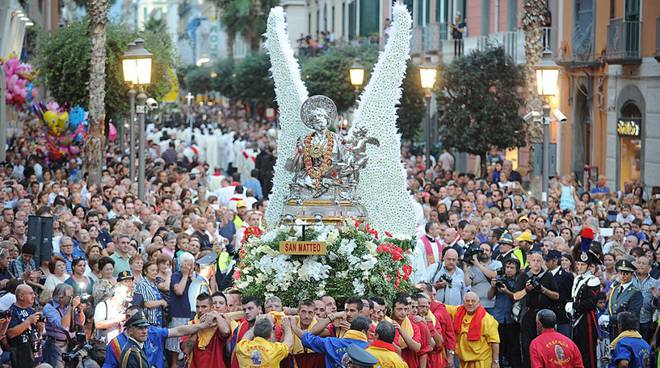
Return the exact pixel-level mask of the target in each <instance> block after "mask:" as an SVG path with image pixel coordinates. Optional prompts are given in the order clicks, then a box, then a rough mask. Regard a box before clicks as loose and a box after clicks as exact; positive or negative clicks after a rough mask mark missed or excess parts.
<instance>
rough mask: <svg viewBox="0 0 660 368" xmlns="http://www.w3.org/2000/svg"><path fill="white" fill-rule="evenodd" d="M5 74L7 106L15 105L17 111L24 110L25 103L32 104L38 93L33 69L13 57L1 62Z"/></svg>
mask: <svg viewBox="0 0 660 368" xmlns="http://www.w3.org/2000/svg"><path fill="white" fill-rule="evenodd" d="M0 63H2V66H3V69H4V73H5V82H6V83H5V84H6V89H5V100H6V101H7V105H13V106H14V107H16V109H17V110H22V109H23V107H24V106H25V102H31V101H32V100H33V99H34V97H35V96H37V95H38V93H39V92H38V91H37V89H36V88H35V86H34V84H33V83H32V80H33V79H34V75H33V74H32V67H31V66H30V65H28V64H22V63H21V62H20V60H19V59H18V57H16V56H12V57H10V58H9V59H6V60H0Z"/></svg>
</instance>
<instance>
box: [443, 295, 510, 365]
mask: <svg viewBox="0 0 660 368" xmlns="http://www.w3.org/2000/svg"><path fill="white" fill-rule="evenodd" d="M446 307H447V311H448V312H449V314H450V315H451V317H452V320H453V322H454V331H456V354H457V355H458V358H459V359H460V361H461V368H499V356H500V335H499V333H498V332H497V321H496V320H495V318H493V316H491V315H490V314H488V313H487V312H486V310H485V309H484V307H483V306H482V305H481V303H480V302H479V296H478V295H477V294H476V293H474V292H469V293H467V294H465V297H464V298H463V305H460V306H453V305H447V306H446Z"/></svg>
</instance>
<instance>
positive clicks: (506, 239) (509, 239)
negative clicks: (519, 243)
mask: <svg viewBox="0 0 660 368" xmlns="http://www.w3.org/2000/svg"><path fill="white" fill-rule="evenodd" d="M499 243H500V244H509V245H512V244H513V236H511V234H509V233H508V232H506V231H505V232H504V234H502V236H501V237H500V240H499Z"/></svg>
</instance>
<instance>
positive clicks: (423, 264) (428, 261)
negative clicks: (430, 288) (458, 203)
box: [411, 221, 443, 283]
mask: <svg viewBox="0 0 660 368" xmlns="http://www.w3.org/2000/svg"><path fill="white" fill-rule="evenodd" d="M440 230H441V228H440V224H438V223H437V222H433V221H429V222H427V223H426V226H425V227H424V235H422V236H420V237H419V238H418V239H417V244H416V245H415V250H414V252H413V254H412V259H411V264H412V267H413V275H412V282H413V283H418V282H429V281H430V280H431V279H432V278H433V274H434V273H435V272H436V270H438V269H439V267H440V266H441V265H442V251H443V245H442V243H441V241H440V239H441V236H440Z"/></svg>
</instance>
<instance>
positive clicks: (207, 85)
mask: <svg viewBox="0 0 660 368" xmlns="http://www.w3.org/2000/svg"><path fill="white" fill-rule="evenodd" d="M186 86H187V87H188V91H190V92H191V93H193V94H204V93H206V92H208V91H210V90H211V71H210V70H208V69H207V68H199V67H198V68H193V69H190V70H189V71H188V73H187V74H186Z"/></svg>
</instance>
